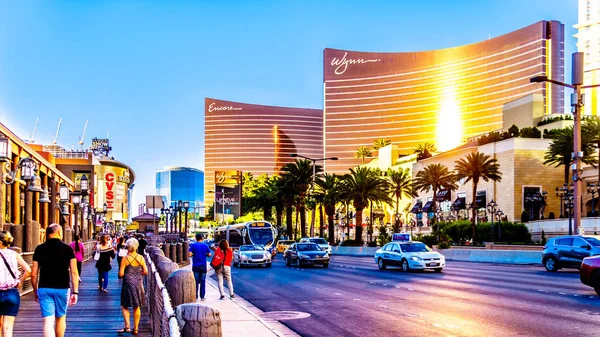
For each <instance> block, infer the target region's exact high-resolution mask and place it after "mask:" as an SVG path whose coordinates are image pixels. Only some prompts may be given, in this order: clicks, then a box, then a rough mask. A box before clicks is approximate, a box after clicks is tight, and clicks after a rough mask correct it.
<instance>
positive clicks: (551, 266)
mask: <svg viewBox="0 0 600 337" xmlns="http://www.w3.org/2000/svg"><path fill="white" fill-rule="evenodd" d="M544 267H546V270H547V271H549V272H555V271H557V270H558V262H557V261H556V259H555V258H553V257H552V256H550V257H548V258H547V259H546V261H544Z"/></svg>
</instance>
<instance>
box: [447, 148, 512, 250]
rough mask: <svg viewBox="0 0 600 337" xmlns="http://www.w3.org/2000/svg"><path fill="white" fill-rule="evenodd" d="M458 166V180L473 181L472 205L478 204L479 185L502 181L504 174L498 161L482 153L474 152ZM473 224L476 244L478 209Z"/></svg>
mask: <svg viewBox="0 0 600 337" xmlns="http://www.w3.org/2000/svg"><path fill="white" fill-rule="evenodd" d="M455 164H456V166H455V167H454V170H455V172H456V175H455V176H456V179H457V180H459V179H465V183H467V182H469V181H472V184H473V201H472V205H473V206H475V205H476V204H477V184H479V181H480V180H482V179H483V181H486V182H487V181H490V180H492V181H496V182H500V181H501V180H502V173H501V172H500V165H499V164H498V160H496V159H494V158H491V157H490V156H489V155H487V154H483V153H481V152H472V153H469V154H467V155H466V156H465V158H461V159H459V160H457V161H456V162H455ZM472 216H473V223H472V225H471V229H472V237H471V238H472V239H473V242H475V236H476V233H477V232H476V230H477V228H476V221H477V220H476V218H477V207H472Z"/></svg>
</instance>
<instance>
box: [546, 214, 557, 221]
mask: <svg viewBox="0 0 600 337" xmlns="http://www.w3.org/2000/svg"><path fill="white" fill-rule="evenodd" d="M548 219H550V220H553V219H556V214H554V212H550V214H548Z"/></svg>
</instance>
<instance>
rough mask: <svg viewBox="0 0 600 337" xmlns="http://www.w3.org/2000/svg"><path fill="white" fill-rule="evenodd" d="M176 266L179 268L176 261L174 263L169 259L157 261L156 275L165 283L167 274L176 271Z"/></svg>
mask: <svg viewBox="0 0 600 337" xmlns="http://www.w3.org/2000/svg"><path fill="white" fill-rule="evenodd" d="M178 268H179V266H178V265H177V263H174V262H171V261H162V262H159V263H158V266H157V267H156V269H157V270H158V275H160V279H161V281H162V282H163V283H165V282H166V281H167V279H168V278H169V275H171V273H173V272H174V271H176V270H177V269H178ZM192 277H193V276H192ZM194 282H195V281H194ZM195 286H196V284H195V283H194V287H195Z"/></svg>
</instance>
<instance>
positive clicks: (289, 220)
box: [285, 206, 294, 240]
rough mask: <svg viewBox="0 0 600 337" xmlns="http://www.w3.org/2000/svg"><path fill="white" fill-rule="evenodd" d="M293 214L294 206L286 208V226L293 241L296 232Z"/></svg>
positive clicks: (289, 237)
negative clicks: (293, 234)
mask: <svg viewBox="0 0 600 337" xmlns="http://www.w3.org/2000/svg"><path fill="white" fill-rule="evenodd" d="M293 212H294V210H293V209H292V206H287V207H286V208H285V224H286V227H287V235H288V239H289V240H291V239H292V233H293V231H294V224H293V223H292V215H293Z"/></svg>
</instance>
